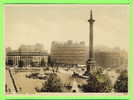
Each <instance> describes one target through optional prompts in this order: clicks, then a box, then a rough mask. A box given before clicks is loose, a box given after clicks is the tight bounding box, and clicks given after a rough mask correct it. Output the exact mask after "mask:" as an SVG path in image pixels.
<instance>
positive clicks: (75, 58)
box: [51, 40, 88, 64]
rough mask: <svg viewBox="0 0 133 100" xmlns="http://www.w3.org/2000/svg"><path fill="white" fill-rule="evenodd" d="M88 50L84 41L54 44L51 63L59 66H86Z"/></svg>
mask: <svg viewBox="0 0 133 100" xmlns="http://www.w3.org/2000/svg"><path fill="white" fill-rule="evenodd" d="M87 52H88V48H87V46H86V45H85V43H84V42H83V41H81V42H80V43H73V41H72V40H68V41H67V42H64V43H59V42H56V41H54V42H52V46H51V61H52V62H54V63H59V64H85V63H86V60H87V55H86V54H87Z"/></svg>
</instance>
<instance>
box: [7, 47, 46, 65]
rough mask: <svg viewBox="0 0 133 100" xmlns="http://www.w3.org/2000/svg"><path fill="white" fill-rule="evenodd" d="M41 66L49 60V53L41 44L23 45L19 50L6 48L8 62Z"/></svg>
mask: <svg viewBox="0 0 133 100" xmlns="http://www.w3.org/2000/svg"><path fill="white" fill-rule="evenodd" d="M20 62H23V66H41V65H42V64H43V65H45V64H47V62H48V53H47V52H46V51H45V50H44V49H43V46H42V45H41V44H36V45H21V46H20V48H19V49H18V50H6V64H7V65H11V66H18V65H19V64H20Z"/></svg>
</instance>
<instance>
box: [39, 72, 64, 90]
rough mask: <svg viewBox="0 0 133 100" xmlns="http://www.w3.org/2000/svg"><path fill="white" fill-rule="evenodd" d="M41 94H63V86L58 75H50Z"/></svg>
mask: <svg viewBox="0 0 133 100" xmlns="http://www.w3.org/2000/svg"><path fill="white" fill-rule="evenodd" d="M40 91H41V92H62V91H63V85H62V83H61V81H60V79H59V77H58V76H57V74H55V73H52V74H50V76H49V78H48V80H47V81H46V82H45V83H43V87H42V88H41V90H40Z"/></svg>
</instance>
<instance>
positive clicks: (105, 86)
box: [82, 70, 112, 93]
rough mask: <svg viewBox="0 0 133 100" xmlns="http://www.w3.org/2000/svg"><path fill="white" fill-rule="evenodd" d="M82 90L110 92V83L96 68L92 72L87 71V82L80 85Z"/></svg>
mask: <svg viewBox="0 0 133 100" xmlns="http://www.w3.org/2000/svg"><path fill="white" fill-rule="evenodd" d="M82 89H83V91H84V92H100V93H101V92H111V90H112V84H111V82H110V80H109V78H108V76H106V75H104V74H102V73H101V70H97V71H96V72H94V73H89V79H88V81H87V84H85V85H83V86H82Z"/></svg>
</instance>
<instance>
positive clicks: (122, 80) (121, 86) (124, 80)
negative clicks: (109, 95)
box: [114, 71, 128, 92]
mask: <svg viewBox="0 0 133 100" xmlns="http://www.w3.org/2000/svg"><path fill="white" fill-rule="evenodd" d="M114 89H115V91H116V92H128V75H127V71H122V72H121V73H120V76H119V77H118V79H117V81H116V83H115V85H114Z"/></svg>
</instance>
